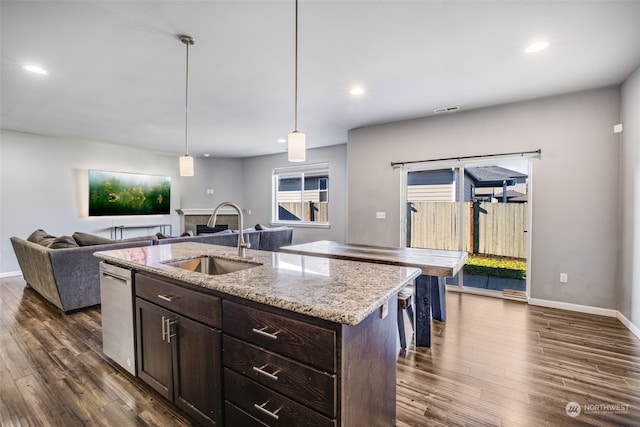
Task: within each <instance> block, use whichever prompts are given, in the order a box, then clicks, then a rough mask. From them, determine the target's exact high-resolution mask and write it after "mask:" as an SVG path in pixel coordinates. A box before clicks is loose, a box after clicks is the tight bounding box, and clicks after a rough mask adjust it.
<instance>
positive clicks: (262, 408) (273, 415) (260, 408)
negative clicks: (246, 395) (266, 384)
mask: <svg viewBox="0 0 640 427" xmlns="http://www.w3.org/2000/svg"><path fill="white" fill-rule="evenodd" d="M269 402H270V401H269V400H267V401H266V402H264V403H263V404H262V405H258V404H257V403H254V404H253V407H254V408H256V409H257V410H258V411H260V412H262V413H263V414H266V415H269V416H270V417H271V418H273V419H274V420H278V419H280V416H279V415H278V412H280V409H282V406H281V407H279V408H278V409H276V410H275V411H273V412H271V411H270V410H268V409H265V406H267V403H269Z"/></svg>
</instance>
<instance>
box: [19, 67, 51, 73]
mask: <svg viewBox="0 0 640 427" xmlns="http://www.w3.org/2000/svg"><path fill="white" fill-rule="evenodd" d="M22 68H24V69H25V70H27V71H31V72H32V73H36V74H49V72H48V71H47V70H45V69H44V68H42V67H38V66H37V65H23V66H22Z"/></svg>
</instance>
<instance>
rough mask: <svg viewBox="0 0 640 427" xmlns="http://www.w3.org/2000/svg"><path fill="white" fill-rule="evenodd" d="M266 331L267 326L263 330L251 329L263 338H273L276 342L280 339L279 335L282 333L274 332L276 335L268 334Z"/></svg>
mask: <svg viewBox="0 0 640 427" xmlns="http://www.w3.org/2000/svg"><path fill="white" fill-rule="evenodd" d="M265 329H267V327H266V326H265V327H264V328H262V329H256V328H253V329H251V330H252V331H253V332H255V333H256V334H258V335H262V336H263V337H267V338H271V339H274V340H277V339H278V334H279V333H280V332H281V331H278V332H274V333H270V332H267V331H266V330H265Z"/></svg>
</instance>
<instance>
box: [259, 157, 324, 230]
mask: <svg viewBox="0 0 640 427" xmlns="http://www.w3.org/2000/svg"><path fill="white" fill-rule="evenodd" d="M310 173H312V174H317V173H326V174H327V177H329V179H330V176H331V171H330V168H329V163H328V162H322V163H309V164H303V165H296V166H286V167H281V168H274V169H273V175H272V180H271V189H272V192H271V224H273V225H288V226H291V227H308V228H330V227H331V222H330V220H329V221H327V222H320V221H305V220H300V221H285V220H280V219H278V178H282V177H300V178H301V185H302V187H301V192H300V203H301V204H302V205H303V206H304V178H305V175H307V174H310ZM328 189H329V185H327V190H326V191H327V193H328V191H329V190H328ZM318 191H320V190H319V189H318ZM328 198H329V195H328V194H327V202H326V203H328ZM322 203H325V202H322ZM330 218H331V206H329V219H330Z"/></svg>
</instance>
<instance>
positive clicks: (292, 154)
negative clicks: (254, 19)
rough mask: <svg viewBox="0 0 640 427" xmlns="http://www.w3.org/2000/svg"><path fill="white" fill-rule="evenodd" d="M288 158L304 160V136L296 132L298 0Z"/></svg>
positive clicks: (297, 160) (292, 160)
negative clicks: (291, 119)
mask: <svg viewBox="0 0 640 427" xmlns="http://www.w3.org/2000/svg"><path fill="white" fill-rule="evenodd" d="M287 140H288V144H287V145H288V148H287V149H288V157H289V161H290V162H304V161H305V159H306V136H305V135H304V133H302V132H300V131H298V0H296V56H295V119H294V126H293V132H291V133H290V134H289V135H288V138H287Z"/></svg>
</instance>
